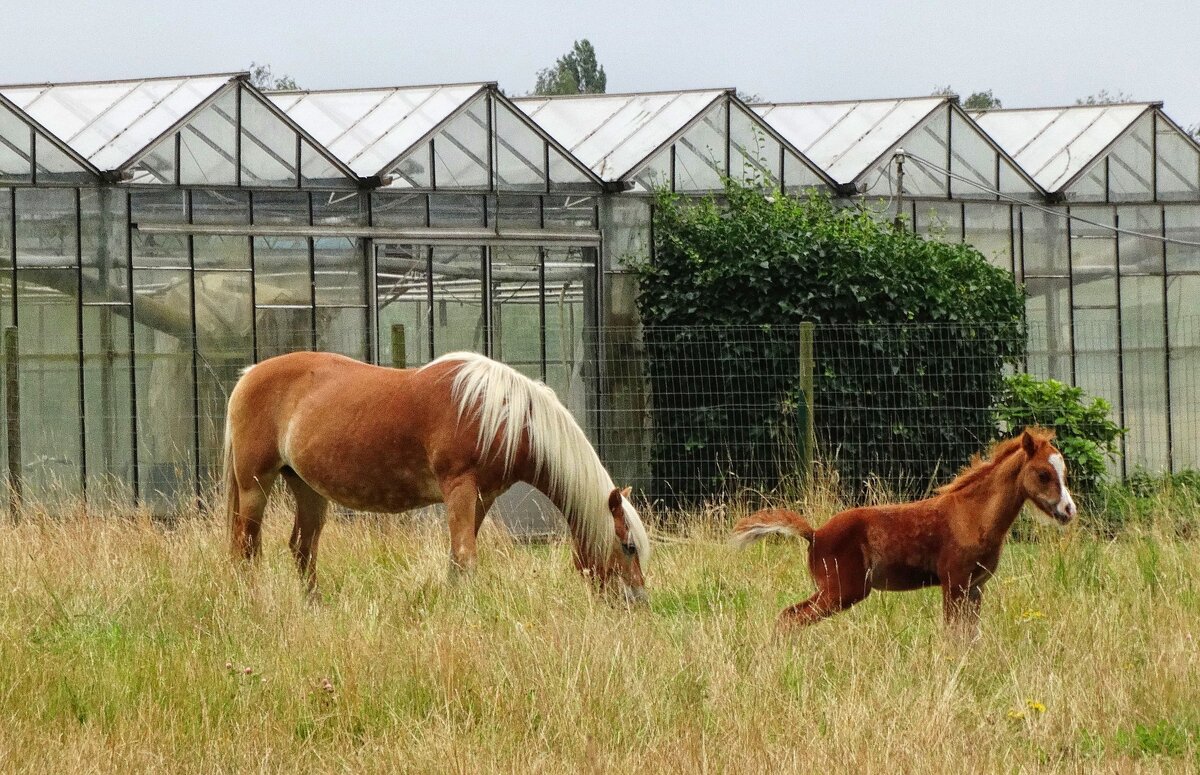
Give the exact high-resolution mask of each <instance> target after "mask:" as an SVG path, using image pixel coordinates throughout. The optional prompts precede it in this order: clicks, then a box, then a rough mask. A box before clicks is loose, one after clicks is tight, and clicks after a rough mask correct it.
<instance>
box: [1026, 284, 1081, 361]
mask: <svg viewBox="0 0 1200 775" xmlns="http://www.w3.org/2000/svg"><path fill="white" fill-rule="evenodd" d="M1025 294H1026V296H1027V298H1026V300H1025V319H1026V321H1027V322H1028V324H1029V352H1028V371H1029V373H1030V374H1033V375H1035V376H1037V377H1039V378H1041V379H1046V378H1054V379H1057V380H1061V381H1063V382H1067V383H1070V381H1071V308H1070V295H1069V292H1068V287H1067V278H1065V277H1054V278H1031V279H1028V280H1026V281H1025Z"/></svg>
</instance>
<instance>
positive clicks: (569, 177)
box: [550, 145, 600, 191]
mask: <svg viewBox="0 0 1200 775" xmlns="http://www.w3.org/2000/svg"><path fill="white" fill-rule="evenodd" d="M599 188H600V184H599V183H597V182H596V181H594V180H592V179H591V178H590V177H589V176H588V174H587V173H586V172H584V171H583V170H582V169H580V166H579V163H578V162H575V161H571V160H570V159H568V158H567V157H566V156H564V155H563V154H561V153H559V151H558V149H557V148H555V147H554V146H553V145H551V146H550V190H551V191H596V190H597V189H599Z"/></svg>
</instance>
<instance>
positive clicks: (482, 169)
mask: <svg viewBox="0 0 1200 775" xmlns="http://www.w3.org/2000/svg"><path fill="white" fill-rule="evenodd" d="M487 105H488V103H487V100H486V99H484V98H480V99H478V100H476V101H475V103H474V104H473V105H471V107H469V108H467V109H466V110H465V111H464V112H462V113H461V114H459V115H458V116H457V117H455V118H453V119H451V120H450V123H449V124H447V125H446V127H445V129H443V130H442V131H441V132H439V133H438V134H437V135H436V136H435V137H434V138H433V149H434V154H433V155H434V165H435V166H434V185H435V187H436V188H439V189H443V188H476V189H485V188H488V187H489V182H490V181H489V180H488V142H489V140H488V131H487V126H488V120H487Z"/></svg>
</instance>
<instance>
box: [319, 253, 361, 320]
mask: <svg viewBox="0 0 1200 775" xmlns="http://www.w3.org/2000/svg"><path fill="white" fill-rule="evenodd" d="M313 249H314V250H315V251H316V272H317V275H316V283H317V304H318V305H336V306H343V305H346V306H362V305H365V304H366V301H367V296H366V293H367V291H366V280H367V277H366V270H365V268H364V267H363V253H362V244H361V243H360V242H359V241H358V240H357V239H350V238H347V237H320V238H317V239H314V240H313Z"/></svg>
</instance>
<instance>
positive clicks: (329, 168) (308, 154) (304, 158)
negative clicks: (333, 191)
mask: <svg viewBox="0 0 1200 775" xmlns="http://www.w3.org/2000/svg"><path fill="white" fill-rule="evenodd" d="M300 176H301V178H302V179H303V182H304V185H305V186H313V187H320V188H356V187H357V186H358V181H357V180H354V179H351V178H348V177H346V175H345V174H343V173H342V171H341V170H339V169H338V168H337V165H335V164H334V163H333V162H331V161H329V159H327V158H325V156H324V155H322V154H321V153H320V152H319V151H317V149H316V148H314V147H313V146H312V145H311V144H309V142H308V141H307V140H304V139H303V138H302V139H301V140H300Z"/></svg>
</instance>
